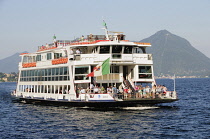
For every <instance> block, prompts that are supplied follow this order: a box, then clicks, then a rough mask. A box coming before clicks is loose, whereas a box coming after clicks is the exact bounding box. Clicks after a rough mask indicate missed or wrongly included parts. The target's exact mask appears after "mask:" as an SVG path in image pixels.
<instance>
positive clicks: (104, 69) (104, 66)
mask: <svg viewBox="0 0 210 139" xmlns="http://www.w3.org/2000/svg"><path fill="white" fill-rule="evenodd" d="M109 61H110V58H108V59H106V60H104V61H103V63H101V64H98V65H97V66H96V67H94V69H93V72H91V73H89V74H88V75H87V77H95V76H102V75H106V74H110V64H109Z"/></svg>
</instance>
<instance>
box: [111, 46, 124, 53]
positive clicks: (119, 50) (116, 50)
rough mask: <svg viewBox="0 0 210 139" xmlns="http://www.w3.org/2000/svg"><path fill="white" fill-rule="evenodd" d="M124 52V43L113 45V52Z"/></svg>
mask: <svg viewBox="0 0 210 139" xmlns="http://www.w3.org/2000/svg"><path fill="white" fill-rule="evenodd" d="M121 52H122V45H113V46H112V53H121Z"/></svg>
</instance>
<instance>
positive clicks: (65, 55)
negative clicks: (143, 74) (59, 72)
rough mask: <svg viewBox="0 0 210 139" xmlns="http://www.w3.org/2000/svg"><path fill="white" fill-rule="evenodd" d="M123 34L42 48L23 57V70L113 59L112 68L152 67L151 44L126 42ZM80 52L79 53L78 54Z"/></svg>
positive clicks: (62, 42)
mask: <svg viewBox="0 0 210 139" xmlns="http://www.w3.org/2000/svg"><path fill="white" fill-rule="evenodd" d="M124 38H125V36H124V35H122V34H120V35H116V36H110V39H109V40H105V35H88V36H87V38H84V37H81V38H78V39H76V40H73V41H70V40H54V42H53V43H52V44H46V45H45V46H39V47H38V50H37V52H35V53H30V54H22V55H21V56H22V60H21V62H20V65H19V66H20V67H22V68H32V67H43V66H52V65H58V64H66V63H68V61H69V60H71V61H73V62H74V65H77V64H87V61H88V63H89V64H98V62H101V61H103V60H104V59H106V58H108V57H110V58H111V59H110V60H111V61H112V63H113V64H116V63H117V64H134V63H139V64H152V55H151V54H147V53H146V48H147V47H151V44H150V43H142V42H131V41H128V40H124ZM78 51H79V52H78Z"/></svg>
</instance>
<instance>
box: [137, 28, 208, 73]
mask: <svg viewBox="0 0 210 139" xmlns="http://www.w3.org/2000/svg"><path fill="white" fill-rule="evenodd" d="M141 42H149V43H151V44H152V47H150V48H147V52H148V53H152V54H153V60H154V70H155V75H156V76H159V75H162V74H164V75H167V74H169V75H173V74H176V75H180V76H192V75H194V76H205V75H207V76H208V75H210V59H209V58H208V57H206V56H205V55H204V54H203V53H201V52H200V51H199V50H197V49H195V48H194V47H193V46H192V45H191V44H190V43H189V42H188V41H187V40H186V39H184V38H182V37H179V36H177V35H174V34H172V33H170V32H169V31H167V30H161V31H158V32H157V33H155V34H154V35H152V36H150V37H149V38H146V39H143V40H141Z"/></svg>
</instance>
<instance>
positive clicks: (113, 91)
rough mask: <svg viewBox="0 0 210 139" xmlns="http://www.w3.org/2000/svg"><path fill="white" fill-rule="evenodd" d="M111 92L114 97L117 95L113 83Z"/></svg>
mask: <svg viewBox="0 0 210 139" xmlns="http://www.w3.org/2000/svg"><path fill="white" fill-rule="evenodd" d="M112 93H113V97H114V98H115V97H117V88H116V86H115V85H114V86H113V87H112Z"/></svg>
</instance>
